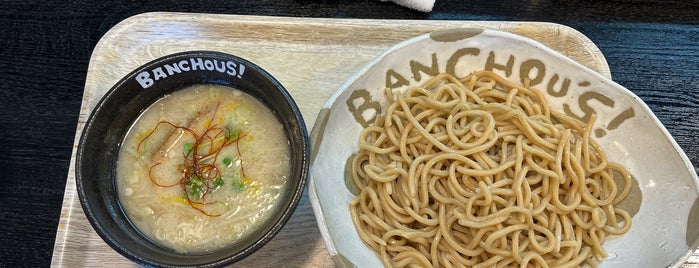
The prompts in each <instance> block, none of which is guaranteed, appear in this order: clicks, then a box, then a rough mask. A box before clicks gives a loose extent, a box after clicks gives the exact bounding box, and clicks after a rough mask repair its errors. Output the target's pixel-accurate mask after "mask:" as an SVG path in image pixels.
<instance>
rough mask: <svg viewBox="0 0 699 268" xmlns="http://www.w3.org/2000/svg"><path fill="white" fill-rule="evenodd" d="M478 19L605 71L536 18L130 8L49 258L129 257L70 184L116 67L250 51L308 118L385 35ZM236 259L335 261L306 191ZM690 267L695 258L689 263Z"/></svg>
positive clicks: (257, 263) (595, 56) (572, 39)
mask: <svg viewBox="0 0 699 268" xmlns="http://www.w3.org/2000/svg"><path fill="white" fill-rule="evenodd" d="M459 27H483V28H492V29H499V30H502V31H508V32H513V33H517V34H520V35H523V36H527V37H530V38H532V39H535V40H538V41H540V42H542V43H544V44H546V45H548V46H550V47H551V48H553V49H555V50H557V51H559V52H562V53H563V54H566V55H568V56H569V57H571V58H572V59H574V60H576V61H578V62H580V63H582V64H583V65H586V66H588V67H590V68H592V69H594V70H596V71H598V72H600V73H602V74H603V75H605V76H607V77H609V76H610V71H609V67H608V66H607V63H606V60H605V59H604V56H603V55H602V53H601V52H600V51H599V49H598V48H597V47H596V46H595V45H594V44H593V43H592V42H591V41H590V40H589V39H588V38H587V37H585V36H584V35H582V34H581V33H579V32H577V31H576V30H574V29H571V28H569V27H566V26H563V25H559V24H552V23H538V22H485V21H405V20H352V19H315V18H282V17H261V16H237V15H212V14H187V13H146V14H141V15H137V16H134V17H131V18H128V19H126V20H124V21H122V22H121V23H119V24H118V25H116V26H115V27H114V28H112V29H111V30H110V31H109V32H107V33H106V34H105V35H104V36H103V37H102V39H101V40H100V41H99V43H98V44H97V45H96V47H95V49H94V51H93V53H92V57H91V59H90V65H89V68H88V73H87V79H86V82H85V91H84V94H83V101H82V106H81V108H80V116H79V118H78V126H77V130H76V136H75V143H74V148H73V154H72V158H71V163H70V169H69V173H68V180H67V183H66V188H65V196H64V199H63V208H62V211H61V217H60V222H59V225H58V231H57V234H56V242H55V246H54V252H53V258H52V266H57V267H78V266H95V267H124V266H136V265H135V264H134V263H132V262H130V261H129V260H128V259H126V258H124V257H123V256H121V255H120V254H118V253H117V252H116V251H114V250H113V249H112V248H110V247H109V246H108V245H107V244H106V243H105V242H103V241H102V239H101V238H100V237H99V236H98V235H97V234H96V233H95V232H94V230H93V229H92V226H91V225H90V224H89V222H88V221H87V219H86V218H85V214H84V213H83V211H82V208H81V206H80V202H79V200H78V198H77V193H76V187H75V166H74V163H75V152H76V149H77V144H78V140H79V137H80V134H81V132H82V129H83V127H84V125H85V122H86V120H87V118H88V117H89V115H90V112H91V111H92V109H93V108H94V107H95V105H96V104H97V102H98V101H99V99H100V98H101V97H102V95H103V94H104V93H105V92H106V91H107V90H108V89H109V88H111V87H112V85H114V84H115V83H116V82H117V81H118V80H119V79H121V77H122V76H124V75H126V74H127V73H128V72H130V71H131V70H133V69H135V68H136V67H138V66H139V65H141V64H144V63H146V62H148V61H151V60H153V59H155V58H158V57H161V56H164V55H167V54H170V53H175V52H180V51H186V50H217V51H222V52H227V53H231V54H235V55H238V56H241V57H243V58H246V59H248V60H251V61H253V62H255V63H256V64H258V65H260V66H261V67H262V68H264V69H266V70H267V71H269V72H270V73H271V74H272V75H273V76H275V77H276V78H277V79H278V80H279V81H280V82H281V83H282V84H284V85H285V86H286V88H287V89H288V90H289V92H290V93H291V95H292V96H293V97H294V99H295V100H296V102H297V103H298V105H299V106H300V108H301V111H302V113H303V116H304V119H305V120H306V124H307V128H308V129H309V131H310V129H311V128H312V127H313V123H314V122H315V119H316V116H317V113H318V111H319V110H320V107H321V106H322V104H323V103H324V102H325V101H326V99H327V98H328V97H329V96H330V95H331V94H332V93H333V92H334V91H335V89H337V88H338V87H339V86H340V85H341V84H342V83H343V82H344V81H345V79H347V78H348V77H349V76H350V75H351V74H352V73H354V72H355V71H356V70H358V69H359V68H360V67H361V66H363V65H364V64H365V63H367V62H368V61H369V60H371V59H372V58H374V57H375V56H377V55H378V54H380V53H381V52H383V51H384V50H385V49H387V48H389V47H391V46H392V45H394V44H396V43H398V42H400V41H402V40H404V39H408V38H411V37H414V36H417V35H420V34H422V33H426V32H430V31H435V30H442V29H449V28H459ZM238 265H239V266H243V267H274V266H281V267H301V266H308V267H332V266H333V264H332V261H331V260H330V257H329V256H328V253H327V251H326V249H325V245H324V244H323V242H322V239H321V236H320V232H319V231H318V227H317V224H316V221H315V217H314V215H313V211H312V209H311V205H310V203H309V200H308V196H307V194H304V196H303V198H302V199H301V202H300V204H299V206H298V208H297V209H296V212H295V213H294V215H293V216H292V218H291V220H290V221H289V222H288V224H287V225H286V226H285V227H284V228H283V229H282V230H281V232H280V233H279V234H278V235H277V236H276V237H275V238H274V239H273V240H271V241H270V242H269V243H268V244H267V245H265V246H264V247H263V248H262V249H260V250H259V251H257V252H256V253H254V254H252V255H251V256H249V257H248V258H246V259H244V260H243V261H241V262H239V263H238V264H237V266H238ZM693 267H694V266H693Z"/></svg>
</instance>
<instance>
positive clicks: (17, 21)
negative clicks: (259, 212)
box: [0, 0, 699, 267]
mask: <svg viewBox="0 0 699 268" xmlns="http://www.w3.org/2000/svg"><path fill="white" fill-rule="evenodd" d="M142 2H149V3H142ZM151 11H178V12H196V13H219V14H252V15H265V16H291V17H327V18H356V19H379V18H380V19H415V20H513V21H546V22H555V23H560V24H564V25H567V26H570V27H572V28H574V29H576V30H578V31H580V32H582V33H583V34H585V35H587V36H588V37H589V38H590V39H591V40H592V41H593V42H595V43H596V44H597V46H598V47H599V48H600V50H601V51H602V53H603V54H604V55H605V57H606V59H607V61H608V63H609V66H610V69H611V72H612V77H613V79H614V80H615V81H617V82H618V83H620V84H621V85H623V86H625V87H627V88H629V89H630V90H631V91H633V92H634V93H636V94H637V95H638V96H640V97H641V99H643V100H644V101H645V102H646V103H647V104H648V105H649V106H650V108H651V109H652V110H653V112H655V114H656V115H657V116H658V118H659V119H660V121H661V122H662V123H663V124H664V125H665V126H666V128H667V129H668V130H669V132H670V133H671V134H672V135H673V137H674V138H675V139H676V140H677V142H678V144H679V145H680V147H681V148H682V149H683V150H684V151H685V152H686V154H687V155H688V156H689V159H690V160H691V162H692V164H693V165H694V166H695V167H697V166H699V135H697V130H699V116H697V115H699V26H698V25H699V1H697V0H691V1H675V0H655V1H642V0H616V1H565V3H559V1H556V0H531V1H523V0H510V1H491V0H437V1H436V5H435V7H434V10H433V11H432V12H430V13H422V12H418V11H414V10H410V9H407V8H404V7H401V6H398V5H395V4H393V3H391V2H381V1H378V0H295V1H292V0H278V1H270V0H254V1H248V0H227V1H183V0H175V1H124V0H113V1H84V0H70V1H63V0H61V1H31V0H29V1H27V0H23V1H17V0H10V1H4V2H3V4H2V8H0V101H2V105H0V106H1V108H0V267H18V266H19V267H42V266H49V265H50V262H51V255H52V251H53V245H54V241H55V236H56V227H57V224H58V220H59V216H60V211H61V203H62V200H63V191H64V187H65V183H66V178H67V174H68V167H69V163H70V155H71V151H72V150H73V141H74V137H75V129H76V125H77V119H78V113H79V109H80V105H81V98H82V94H83V89H84V85H85V75H86V73H87V67H88V62H89V59H90V55H91V52H92V50H93V48H94V46H95V44H96V43H97V41H98V40H99V39H100V37H101V36H102V35H103V34H104V33H105V32H107V31H108V30H109V29H110V28H111V27H112V26H114V25H115V24H117V23H118V22H120V21H121V20H123V19H125V18H127V17H130V16H132V15H136V14H140V13H144V12H151Z"/></svg>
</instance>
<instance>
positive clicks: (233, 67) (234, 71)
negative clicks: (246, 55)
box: [226, 61, 238, 76]
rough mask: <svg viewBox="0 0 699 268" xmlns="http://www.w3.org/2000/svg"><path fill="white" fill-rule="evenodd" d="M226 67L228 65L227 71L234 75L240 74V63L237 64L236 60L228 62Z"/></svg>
mask: <svg viewBox="0 0 699 268" xmlns="http://www.w3.org/2000/svg"><path fill="white" fill-rule="evenodd" d="M226 67H228V72H226V73H227V74H229V75H232V76H236V75H237V74H238V70H237V68H238V65H236V64H235V62H232V61H229V62H226Z"/></svg>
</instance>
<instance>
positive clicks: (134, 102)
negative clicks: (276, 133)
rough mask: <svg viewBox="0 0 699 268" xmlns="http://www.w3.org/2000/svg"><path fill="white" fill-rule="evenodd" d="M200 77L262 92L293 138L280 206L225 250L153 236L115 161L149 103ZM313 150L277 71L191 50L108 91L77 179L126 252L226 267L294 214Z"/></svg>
mask: <svg viewBox="0 0 699 268" xmlns="http://www.w3.org/2000/svg"><path fill="white" fill-rule="evenodd" d="M200 63H201V64H200ZM224 63H225V64H224ZM165 66H169V67H170V68H166V67H165ZM217 66H225V68H220V67H219V68H217ZM172 67H179V68H176V69H179V72H177V71H176V70H173V68H172ZM163 76H164V77H163ZM156 77H157V79H156ZM202 83H215V84H222V85H227V86H231V87H234V88H237V89H239V90H241V91H243V92H246V93H248V94H250V95H252V96H253V97H255V98H257V99H259V100H260V101H262V102H263V103H265V104H266V105H267V106H268V107H269V108H270V109H271V110H272V111H273V112H274V113H275V115H276V116H277V118H278V119H279V121H280V122H281V123H282V125H283V126H284V130H285V132H286V134H287V138H288V139H289V144H290V149H291V165H292V167H291V174H290V175H291V176H289V181H288V183H290V185H289V187H288V191H287V192H285V193H283V194H282V195H281V196H280V202H282V205H281V206H279V208H278V210H277V211H275V212H274V215H273V216H272V218H271V219H270V220H268V221H267V222H265V223H264V224H262V225H261V226H260V227H259V228H258V229H257V230H255V231H254V232H253V234H252V235H250V236H248V237H246V238H244V239H243V240H242V241H240V242H237V243H235V244H234V245H232V246H230V247H228V248H225V249H222V250H218V251H214V252H210V253H199V254H182V253H177V252H175V251H174V250H171V249H168V248H165V247H163V246H161V245H159V244H157V243H155V242H153V241H151V240H150V239H148V238H147V237H145V236H144V235H143V234H141V233H140V232H139V231H138V229H136V228H135V227H134V226H133V225H132V224H131V223H130V221H129V219H128V218H127V216H126V214H125V213H124V211H123V209H122V207H121V205H120V202H119V197H118V193H117V189H116V164H117V159H118V155H119V149H120V146H121V143H122V141H123V139H124V136H125V135H126V133H127V131H128V130H129V127H130V126H131V125H132V124H133V123H134V122H135V120H136V119H137V118H138V116H139V115H140V114H141V113H142V112H143V111H144V110H145V109H146V108H147V107H148V106H150V105H151V104H152V103H153V102H155V101H156V100H158V99H160V98H162V97H163V96H165V95H167V94H170V93H172V92H175V91H177V90H179V89H182V88H184V87H187V86H190V85H194V84H202ZM309 154H310V150H309V143H308V133H307V131H306V126H305V124H304V121H303V118H302V117H301V113H300V111H299V109H298V107H297V106H296V103H295V102H294V100H293V99H292V98H291V96H290V95H289V93H288V92H287V91H286V89H285V88H284V87H283V86H282V85H281V84H280V83H279V82H278V81H277V80H276V79H275V78H274V77H272V76H271V75H270V74H269V73H267V72H266V71H265V70H263V69H262V68H260V67H259V66H257V65H255V64H253V63H251V62H249V61H247V60H245V59H242V58H240V57H237V56H233V55H229V54H225V53H220V52H211V51H191V52H183V53H177V54H172V55H169V56H165V57H162V58H159V59H156V60H154V61H152V62H149V63H147V64H145V65H143V66H141V67H139V68H138V69H136V70H135V71H133V72H131V73H130V74H128V75H127V76H126V77H124V78H123V79H122V80H120V81H119V82H118V83H117V84H116V85H114V87H112V88H111V89H110V90H109V91H108V92H107V93H106V94H105V95H104V97H103V98H102V99H101V100H100V102H99V103H98V104H97V106H96V107H95V109H94V111H93V112H92V114H91V115H90V118H89V119H88V121H87V124H86V125H85V128H84V129H83V133H82V136H81V137H80V143H79V145H78V151H77V161H76V166H75V171H76V172H75V173H76V174H75V175H76V176H75V179H76V185H77V191H78V195H79V198H80V204H81V205H82V208H83V210H84V212H85V215H86V216H87V219H88V220H89V221H90V224H92V227H93V228H94V229H95V231H96V232H97V234H99V236H100V237H102V239H103V240H104V241H105V242H106V243H107V244H109V246H111V247H112V248H113V249H114V250H116V251H117V252H119V253H120V254H122V255H123V256H125V257H127V258H128V259H130V260H132V261H134V262H136V263H139V264H142V265H148V266H150V265H154V266H208V267H211V266H222V265H226V264H230V263H234V262H236V261H238V260H240V259H242V258H245V257H246V256H248V255H250V254H251V253H253V252H254V251H256V250H257V249H259V248H260V247H262V246H263V245H264V244H265V243H267V242H268V241H269V240H270V239H272V237H273V236H274V235H276V234H277V233H278V232H279V230H280V229H281V228H282V227H283V226H284V224H285V223H286V222H287V221H288V220H289V218H290V217H291V214H292V213H293V212H294V210H295V209H296V206H297V205H298V202H299V200H300V198H301V195H302V193H303V190H304V187H305V183H306V180H307V177H308V170H309Z"/></svg>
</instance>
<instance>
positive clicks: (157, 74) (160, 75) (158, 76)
mask: <svg viewBox="0 0 699 268" xmlns="http://www.w3.org/2000/svg"><path fill="white" fill-rule="evenodd" d="M153 76H154V77H155V81H158V80H160V79H162V78H167V74H165V71H163V68H162V67H158V68H155V69H153Z"/></svg>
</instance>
